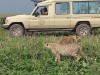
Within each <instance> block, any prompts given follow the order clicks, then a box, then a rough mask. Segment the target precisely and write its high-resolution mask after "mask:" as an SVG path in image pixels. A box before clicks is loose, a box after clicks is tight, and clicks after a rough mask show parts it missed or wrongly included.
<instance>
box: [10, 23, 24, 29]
mask: <svg viewBox="0 0 100 75" xmlns="http://www.w3.org/2000/svg"><path fill="white" fill-rule="evenodd" d="M14 24H19V25H21V26H22V27H23V28H24V29H25V27H24V24H23V23H22V22H13V23H11V24H10V26H9V28H10V27H11V26H12V25H14Z"/></svg>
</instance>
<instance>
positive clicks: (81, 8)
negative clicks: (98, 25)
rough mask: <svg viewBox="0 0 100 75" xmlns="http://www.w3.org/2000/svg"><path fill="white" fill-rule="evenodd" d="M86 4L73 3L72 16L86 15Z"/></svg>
mask: <svg viewBox="0 0 100 75" xmlns="http://www.w3.org/2000/svg"><path fill="white" fill-rule="evenodd" d="M88 10H89V9H88V2H73V13H74V14H88Z"/></svg>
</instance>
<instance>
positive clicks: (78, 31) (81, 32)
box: [76, 24, 91, 36]
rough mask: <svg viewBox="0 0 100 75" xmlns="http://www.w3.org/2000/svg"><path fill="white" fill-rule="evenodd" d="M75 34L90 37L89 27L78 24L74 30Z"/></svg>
mask: <svg viewBox="0 0 100 75" xmlns="http://www.w3.org/2000/svg"><path fill="white" fill-rule="evenodd" d="M76 34H77V35H79V36H87V35H91V27H90V26H89V25H87V24H80V25H79V26H78V27H77V28H76Z"/></svg>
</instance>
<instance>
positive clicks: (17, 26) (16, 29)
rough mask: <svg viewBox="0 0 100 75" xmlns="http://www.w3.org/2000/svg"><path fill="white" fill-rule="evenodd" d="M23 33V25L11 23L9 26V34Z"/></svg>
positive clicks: (21, 34) (20, 34) (18, 34)
mask: <svg viewBox="0 0 100 75" xmlns="http://www.w3.org/2000/svg"><path fill="white" fill-rule="evenodd" d="M24 34H25V30H24V28H23V26H21V25H20V24H13V25H12V26H11V27H10V35H11V36H23V35H24Z"/></svg>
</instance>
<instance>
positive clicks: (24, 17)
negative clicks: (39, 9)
mask: <svg viewBox="0 0 100 75" xmlns="http://www.w3.org/2000/svg"><path fill="white" fill-rule="evenodd" d="M29 17H30V15H16V16H11V17H7V19H21V18H23V19H26V18H29Z"/></svg>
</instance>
